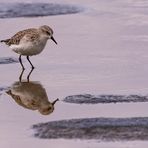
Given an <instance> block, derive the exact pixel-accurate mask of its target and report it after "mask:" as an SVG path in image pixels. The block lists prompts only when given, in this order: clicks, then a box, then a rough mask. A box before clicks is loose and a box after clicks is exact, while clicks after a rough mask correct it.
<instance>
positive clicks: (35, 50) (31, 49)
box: [10, 35, 48, 56]
mask: <svg viewBox="0 0 148 148" xmlns="http://www.w3.org/2000/svg"><path fill="white" fill-rule="evenodd" d="M47 40H48V38H47V37H46V36H44V35H41V36H40V38H37V39H36V40H34V41H29V40H28V38H27V37H26V36H25V37H23V39H22V40H21V41H20V43H19V44H18V45H15V44H12V45H11V46H10V48H11V49H12V50H13V51H14V52H16V53H18V54H21V55H28V56H32V55H37V54H39V53H40V52H42V51H43V49H44V47H45V45H46V43H47Z"/></svg>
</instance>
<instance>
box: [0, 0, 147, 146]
mask: <svg viewBox="0 0 148 148" xmlns="http://www.w3.org/2000/svg"><path fill="white" fill-rule="evenodd" d="M0 2H4V1H2V0H1V1H0ZM10 2H12V1H10ZM13 2H14V1H13ZM15 2H21V1H19V0H15ZM28 2H31V1H28ZM32 2H40V1H39V0H37V1H32ZM42 2H48V0H43V1H42ZM50 2H57V3H59V1H50ZM60 4H74V5H77V6H80V7H83V8H85V11H83V12H81V13H77V14H70V15H60V16H58V15H57V16H48V17H37V18H21V17H20V18H11V19H1V20H0V26H1V28H2V29H1V37H0V39H5V38H8V37H9V36H11V35H13V34H14V33H15V32H17V31H18V30H21V29H24V28H28V27H36V26H40V25H43V24H49V25H51V26H52V28H53V29H54V37H55V39H56V40H57V42H58V46H56V45H55V44H54V43H52V42H50V41H49V42H48V44H47V46H46V49H45V50H44V52H43V53H42V54H40V55H38V56H36V57H31V61H32V62H33V64H34V65H35V67H36V69H35V70H34V71H33V72H32V73H31V75H30V82H38V83H39V84H40V85H41V86H42V87H43V88H44V89H45V92H46V95H47V96H48V101H49V102H53V101H54V100H55V99H57V98H59V99H60V101H58V102H57V103H56V104H55V109H54V111H53V112H52V113H51V114H50V115H42V114H41V113H40V112H38V110H37V109H35V110H31V109H28V108H27V109H26V108H24V107H23V106H22V105H19V104H18V102H19V101H20V100H19V99H20V98H19V97H18V100H17V101H18V102H16V101H15V100H14V99H13V98H12V97H11V96H10V95H8V94H7V93H6V91H8V90H9V89H12V88H13V86H14V85H13V84H16V82H19V80H20V79H19V78H20V75H21V73H22V71H21V67H20V64H19V63H17V62H15V63H11V64H8V63H9V62H8V61H9V60H8V61H7V60H6V63H7V64H0V72H1V77H0V88H5V90H4V89H3V90H2V91H0V94H2V95H0V122H1V126H0V131H1V135H0V147H3V148H9V147H16V148H17V147H36V148H39V147H45V148H46V147H49V146H50V147H51V146H52V147H56V148H58V147H59V148H61V145H62V147H64V148H66V147H67V148H68V147H81V148H88V147H91V148H97V147H104V148H111V147H112V148H116V147H117V148H127V147H128V148H133V147H134V148H141V147H143V148H147V145H148V142H147V140H145V141H140V139H136V140H135V141H132V140H130V141H127V140H124V141H122V140H121V141H117V140H115V141H113V142H109V141H106V142H104V141H102V140H100V139H99V140H80V139H79V140H75V139H71V140H66V139H56V140H54V139H50V140H49V139H47V140H44V139H39V138H35V137H34V136H33V135H34V130H32V129H31V127H32V125H34V124H38V123H46V122H50V121H59V120H66V119H72V118H73V119H81V118H100V117H104V118H123V120H124V119H126V118H134V117H136V118H140V117H143V118H145V117H147V116H148V109H147V102H140V101H139V102H138V103H132V102H130V103H125V102H124V103H117V104H112V103H111V104H106V103H104V104H89V105H88V104H84V105H80V104H72V103H65V102H63V99H64V98H65V97H67V96H70V95H77V94H91V95H99V94H103V95H108V94H112V95H115V96H116V95H123V96H124V95H127V96H128V95H131V94H133V95H139V96H147V92H148V83H147V74H148V67H147V63H148V56H147V33H148V32H147V25H148V19H147V6H148V5H147V4H148V3H147V1H145V0H137V1H131V0H124V1H121V0H118V1H117V0H100V1H98V0H92V1H90V0H85V1H84V0H76V1H73V2H69V1H68V0H61V1H60ZM0 48H1V55H0V59H1V58H5V57H8V58H9V57H10V58H12V59H17V58H18V55H16V54H15V53H13V52H11V50H9V49H8V48H7V47H6V46H5V45H3V44H0ZM23 63H24V65H25V67H26V70H25V71H24V73H23V75H22V82H27V81H28V80H27V76H28V75H29V73H30V65H29V64H28V62H27V60H26V58H25V57H24V58H23ZM17 84H18V83H17ZM18 86H19V85H17V87H18ZM22 94H23V92H19V93H18V92H17V96H19V95H21V96H23V95H22ZM26 95H28V97H29V95H30V93H27V90H25V95H24V96H26ZM31 96H35V94H32V95H31ZM30 100H31V99H30ZM39 100H40V99H39ZM46 101H47V100H46ZM33 103H34V102H33ZM145 139H147V136H145Z"/></svg>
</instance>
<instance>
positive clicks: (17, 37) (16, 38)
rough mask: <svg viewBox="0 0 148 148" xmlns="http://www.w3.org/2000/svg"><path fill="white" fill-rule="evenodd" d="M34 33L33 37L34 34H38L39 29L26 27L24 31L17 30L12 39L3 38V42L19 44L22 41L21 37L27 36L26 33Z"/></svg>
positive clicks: (9, 44)
mask: <svg viewBox="0 0 148 148" xmlns="http://www.w3.org/2000/svg"><path fill="white" fill-rule="evenodd" d="M30 34H31V35H32V36H31V37H32V38H33V36H36V35H37V29H35V28H30V29H25V30H22V31H19V32H17V33H16V34H15V35H14V36H12V37H11V38H10V39H6V40H1V42H5V44H7V45H8V46H11V45H12V44H15V45H18V44H19V43H20V41H21V39H22V38H23V37H24V36H25V35H30Z"/></svg>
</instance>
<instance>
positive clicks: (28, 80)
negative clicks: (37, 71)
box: [27, 68, 34, 82]
mask: <svg viewBox="0 0 148 148" xmlns="http://www.w3.org/2000/svg"><path fill="white" fill-rule="evenodd" d="M33 70H34V68H32V69H31V71H30V72H29V74H28V76H27V82H29V78H30V76H31V73H32V72H33Z"/></svg>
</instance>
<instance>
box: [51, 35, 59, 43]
mask: <svg viewBox="0 0 148 148" xmlns="http://www.w3.org/2000/svg"><path fill="white" fill-rule="evenodd" d="M51 39H52V40H53V41H54V42H55V43H56V44H58V43H57V42H56V40H55V39H54V37H53V36H52V37H51Z"/></svg>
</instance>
